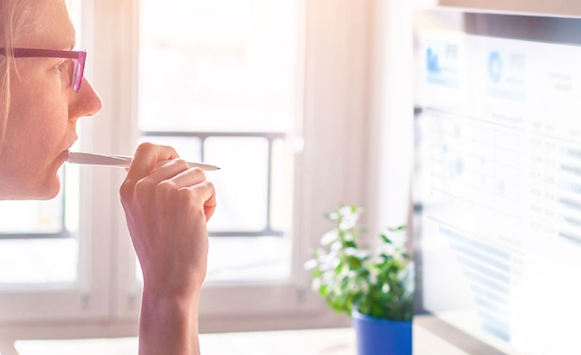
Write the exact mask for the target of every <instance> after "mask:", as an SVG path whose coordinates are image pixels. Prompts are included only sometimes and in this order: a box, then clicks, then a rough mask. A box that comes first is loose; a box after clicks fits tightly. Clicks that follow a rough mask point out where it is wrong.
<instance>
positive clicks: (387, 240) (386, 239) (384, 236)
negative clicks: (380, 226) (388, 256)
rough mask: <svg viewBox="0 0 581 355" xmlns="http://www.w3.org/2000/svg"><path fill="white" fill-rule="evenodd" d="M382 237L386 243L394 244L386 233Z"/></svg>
mask: <svg viewBox="0 0 581 355" xmlns="http://www.w3.org/2000/svg"><path fill="white" fill-rule="evenodd" d="M381 239H382V240H383V242H384V243H388V244H393V243H392V242H391V240H390V239H389V238H388V237H387V236H386V235H385V234H382V235H381Z"/></svg>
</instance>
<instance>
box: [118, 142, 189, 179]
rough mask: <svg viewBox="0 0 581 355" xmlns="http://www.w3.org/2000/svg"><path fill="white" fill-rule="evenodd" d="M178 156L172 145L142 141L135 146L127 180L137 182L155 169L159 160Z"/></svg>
mask: <svg viewBox="0 0 581 355" xmlns="http://www.w3.org/2000/svg"><path fill="white" fill-rule="evenodd" d="M178 157H179V155H178V153H177V152H176V151H175V149H173V148H172V147H167V146H162V145H155V144H152V143H143V144H141V145H139V147H137V151H136V152H135V155H134V157H133V160H132V161H131V166H130V167H129V173H128V174H127V180H128V181H134V182H137V181H139V180H141V179H143V178H145V177H146V176H149V175H150V174H151V173H152V172H153V171H155V169H156V166H157V163H158V162H159V161H161V160H172V159H175V158H178Z"/></svg>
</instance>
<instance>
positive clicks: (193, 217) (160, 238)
mask: <svg viewBox="0 0 581 355" xmlns="http://www.w3.org/2000/svg"><path fill="white" fill-rule="evenodd" d="M163 160H170V161H169V162H167V163H162V165H159V164H160V163H159V162H161V161H163ZM120 193H121V202H122V204H123V208H124V210H125V214H126V217H127V225H128V227H129V232H130V234H131V240H132V241H133V246H134V247H135V251H136V252H137V257H138V259H139V262H140V263H141V268H142V270H143V280H144V286H143V300H142V307H141V317H140V328H139V353H140V355H145V354H147V355H149V354H176V355H178V354H184V355H185V354H190V355H191V354H198V353H199V345H198V323H197V318H198V300H199V294H200V289H201V285H202V282H203V281H204V278H205V277H206V263H207V259H208V232H207V230H206V222H207V221H208V220H209V219H210V217H211V216H212V214H213V213H214V209H215V208H216V197H215V193H214V187H213V185H212V184H211V183H209V182H207V181H206V177H205V176H204V173H203V172H202V171H201V170H200V169H198V168H190V167H189V166H188V164H187V163H186V162H185V161H184V160H182V159H179V158H178V155H177V153H176V152H175V150H174V149H173V148H170V147H164V146H157V145H153V144H149V143H145V144H142V145H140V146H139V148H138V149H137V152H136V153H135V156H134V158H133V160H132V162H131V167H130V168H129V173H128V175H127V178H126V179H125V181H124V182H123V185H122V186H121V189H120Z"/></svg>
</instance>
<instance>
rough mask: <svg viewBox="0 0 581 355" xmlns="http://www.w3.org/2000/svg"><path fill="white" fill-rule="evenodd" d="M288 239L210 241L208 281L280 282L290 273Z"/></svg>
mask: <svg viewBox="0 0 581 355" xmlns="http://www.w3.org/2000/svg"><path fill="white" fill-rule="evenodd" d="M291 250H292V248H291V240H290V238H289V237H284V238H281V237H242V238H241V237H214V238H210V255H208V273H207V275H206V280H208V281H229V280H238V281H240V280H276V279H278V280H280V279H284V278H288V277H289V276H290V273H291Z"/></svg>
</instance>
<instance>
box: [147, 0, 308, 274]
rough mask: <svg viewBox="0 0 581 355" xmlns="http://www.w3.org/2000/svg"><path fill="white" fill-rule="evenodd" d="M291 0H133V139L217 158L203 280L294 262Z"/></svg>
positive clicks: (281, 270)
mask: <svg viewBox="0 0 581 355" xmlns="http://www.w3.org/2000/svg"><path fill="white" fill-rule="evenodd" d="M298 8H299V3H298V2H297V1H295V0H281V1H274V2H273V1H261V0H242V1H240V0H218V1H205V0H194V1H192V0H171V1H169V2H159V1H154V0H142V1H141V3H140V34H139V48H140V50H139V77H138V82H139V86H138V95H139V96H138V97H139V99H138V103H139V104H138V127H139V130H140V132H141V134H142V136H143V137H142V140H147V141H153V142H157V143H160V144H167V145H171V146H174V147H176V148H177V149H178V152H179V153H181V155H182V156H183V157H184V158H187V159H190V160H194V161H204V162H208V163H211V164H215V165H219V166H220V167H221V170H220V171H219V172H211V173H207V177H208V179H209V180H211V181H212V182H213V183H214V184H215V186H216V189H217V191H218V195H217V197H218V205H219V208H218V209H217V211H216V213H215V215H214V216H213V217H212V220H211V221H210V224H209V231H210V236H211V241H210V243H211V246H210V257H209V270H208V280H241V279H258V280H260V279H273V278H274V279H285V278H288V277H289V276H290V269H291V232H292V231H291V228H290V227H291V220H292V213H291V211H292V196H293V194H292V191H293V183H292V179H293V166H294V159H293V153H292V151H291V150H290V149H289V147H288V144H287V142H288V139H287V137H289V136H290V135H291V134H292V133H293V132H294V131H293V130H294V126H295V121H296V108H295V99H296V89H297V85H296V81H297V64H296V61H297V59H298V53H297V50H298V33H299V32H298V24H299V21H298V10H299V9H298Z"/></svg>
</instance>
